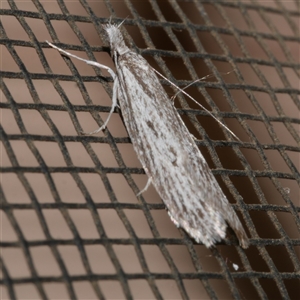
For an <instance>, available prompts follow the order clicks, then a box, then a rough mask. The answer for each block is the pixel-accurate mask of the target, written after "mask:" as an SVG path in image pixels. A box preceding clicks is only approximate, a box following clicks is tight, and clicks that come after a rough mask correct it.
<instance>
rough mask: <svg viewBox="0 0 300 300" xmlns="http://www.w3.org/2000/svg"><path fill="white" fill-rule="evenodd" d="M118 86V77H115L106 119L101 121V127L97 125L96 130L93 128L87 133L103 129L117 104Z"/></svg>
mask: <svg viewBox="0 0 300 300" xmlns="http://www.w3.org/2000/svg"><path fill="white" fill-rule="evenodd" d="M118 88H119V81H118V78H115V81H114V86H113V95H112V105H111V108H110V111H109V114H108V117H107V119H106V121H105V122H104V123H103V125H102V126H101V127H99V128H98V129H96V130H94V131H92V132H89V133H88V134H95V133H98V132H100V131H101V130H103V129H104V128H105V127H106V125H107V124H108V122H109V119H110V117H111V115H112V114H113V112H114V110H115V108H116V107H117V106H118V103H117V91H118Z"/></svg>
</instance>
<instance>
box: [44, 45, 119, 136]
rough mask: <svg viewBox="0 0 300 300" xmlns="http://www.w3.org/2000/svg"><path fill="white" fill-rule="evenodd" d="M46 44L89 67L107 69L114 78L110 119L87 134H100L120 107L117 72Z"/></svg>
mask: <svg viewBox="0 0 300 300" xmlns="http://www.w3.org/2000/svg"><path fill="white" fill-rule="evenodd" d="M46 43H47V44H48V45H49V46H51V47H52V48H54V49H56V50H58V51H59V52H61V53H63V54H65V55H67V56H70V57H73V58H76V59H78V60H81V61H83V62H85V63H86V64H88V65H91V66H95V67H97V68H100V69H105V70H107V72H108V73H109V74H110V75H111V76H112V78H113V80H114V85H113V97H112V106H111V109H110V111H109V115H108V117H107V120H106V121H105V122H104V124H103V125H102V126H101V127H99V128H98V129H96V130H94V131H92V132H89V133H87V134H95V133H98V132H100V131H101V130H103V129H104V128H105V127H106V125H107V123H108V121H109V119H110V117H111V115H112V114H113V112H114V110H115V108H116V107H117V106H118V104H117V90H118V86H119V83H118V80H117V77H116V74H115V72H114V71H113V70H112V69H111V68H109V67H107V66H105V65H102V64H99V63H98V62H96V61H92V60H87V59H83V58H81V57H79V56H77V55H74V54H72V53H70V52H67V51H65V50H63V49H61V48H59V47H57V46H55V45H53V44H51V43H50V42H48V41H46Z"/></svg>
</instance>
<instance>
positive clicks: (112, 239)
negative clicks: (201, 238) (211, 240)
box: [0, 0, 300, 299]
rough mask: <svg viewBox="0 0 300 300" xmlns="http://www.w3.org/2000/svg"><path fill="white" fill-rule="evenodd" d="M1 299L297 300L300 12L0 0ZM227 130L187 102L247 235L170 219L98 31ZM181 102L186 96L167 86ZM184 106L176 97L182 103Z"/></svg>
mask: <svg viewBox="0 0 300 300" xmlns="http://www.w3.org/2000/svg"><path fill="white" fill-rule="evenodd" d="M0 14H1V19H0V36H1V39H0V42H1V76H0V84H1V103H0V105H1V131H0V132H1V194H0V195H1V267H2V278H1V280H0V282H1V295H2V296H1V299H297V298H298V297H297V296H299V293H300V288H299V287H300V285H299V279H300V275H299V274H300V261H299V246H300V238H299V229H300V219H299V211H300V205H299V199H300V198H299V182H300V175H299V152H300V146H299V143H300V137H299V128H300V127H299V124H300V117H299V108H300V101H299V93H300V89H299V74H300V69H299V67H300V64H299V57H300V53H299V44H300V36H299V14H300V13H299V2H298V1H296V0H295V1H288V2H287V1H280V0H273V1H268V2H266V1H255V0H250V1H239V0H235V1H200V0H194V1H192V0H191V1H174V0H169V1H167V0H165V1H156V0H144V1H130V0H124V1H109V0H105V1H85V0H78V1H60V0H56V1H54V0H53V1H42V0H41V1H37V0H31V1H27V2H22V1H13V0H6V1H5V0H1V9H0ZM110 17H111V18H112V22H116V23H119V22H121V21H123V20H124V19H125V21H124V24H123V27H122V32H123V34H124V37H125V40H126V42H127V45H128V46H130V47H131V48H133V49H134V50H135V51H137V52H138V53H140V54H141V55H143V56H144V57H145V58H146V59H147V60H148V61H149V63H150V64H151V65H152V66H153V67H154V68H155V69H157V70H158V71H159V72H161V73H162V74H163V75H164V76H166V77H167V78H168V79H169V80H170V81H172V82H174V83H175V84H176V85H178V86H180V87H185V86H187V85H188V84H190V83H192V82H195V81H196V80H197V79H199V78H202V77H203V76H206V75H210V76H209V77H208V78H204V79H203V80H201V81H197V82H195V83H194V84H193V85H192V86H191V87H189V88H188V89H187V90H186V91H187V92H188V93H189V94H191V95H192V96H193V97H194V98H195V99H196V100H197V101H198V102H199V103H200V104H201V105H203V106H204V107H206V108H207V109H208V110H209V111H211V112H212V113H213V114H214V115H215V116H216V117H217V118H218V119H219V120H220V121H222V122H223V123H224V124H226V126H228V127H229V128H230V129H231V130H232V131H233V132H234V133H235V134H236V135H237V136H238V137H239V139H240V140H236V139H234V138H233V137H232V136H231V135H230V134H229V133H228V131H226V130H225V129H224V128H222V127H220V125H219V124H218V123H217V122H216V121H215V120H214V119H213V118H212V117H211V116H210V115H209V114H208V113H207V112H205V111H204V110H202V109H201V108H200V107H199V106H197V105H196V104H195V103H193V102H192V101H190V100H189V99H187V98H184V97H183V96H182V95H178V97H177V98H176V100H175V105H176V107H178V111H179V113H180V114H181V116H182V118H183V120H184V122H185V123H186V124H187V126H188V128H189V130H190V131H191V133H192V134H193V135H194V136H195V138H196V140H197V144H198V145H199V148H200V149H201V151H202V153H203V155H204V156H205V158H206V160H207V161H208V163H209V165H210V167H211V169H212V171H213V173H214V175H215V176H216V178H217V180H218V182H219V183H220V185H221V187H222V190H223V191H224V193H225V194H226V195H227V197H228V198H229V201H230V202H231V203H232V205H233V207H234V209H235V210H236V212H237V214H238V216H239V218H240V220H241V221H242V222H243V225H244V228H245V229H246V231H247V234H248V236H249V238H250V243H251V246H250V247H249V249H247V250H243V249H242V248H240V247H239V246H238V242H237V240H236V238H235V237H234V235H232V234H231V233H230V232H228V237H227V238H226V239H225V240H224V241H222V242H221V243H219V244H218V245H217V246H216V247H215V248H212V249H206V248H205V246H203V245H201V244H196V243H195V242H194V241H193V240H191V239H190V238H189V237H188V236H187V234H186V233H185V232H184V231H182V230H180V229H177V228H176V227H175V226H174V224H173V223H172V222H171V221H170V218H169V217H168V215H167V212H166V210H165V207H164V205H163V203H162V202H161V199H160V198H159V197H158V195H157V193H156V192H155V190H154V188H153V187H150V188H149V190H147V191H146V192H145V193H144V194H143V195H142V196H140V197H137V196H136V194H137V193H138V192H139V190H141V189H142V188H143V187H144V186H145V184H146V182H147V178H146V175H145V174H144V171H143V169H142V167H141V165H140V163H139V162H138V160H137V157H136V155H135V153H134V151H133V149H132V146H131V143H130V139H129V137H128V136H127V133H126V129H125V127H124V125H123V122H122V118H121V112H120V110H118V109H117V110H116V111H115V113H114V114H113V117H112V119H111V121H110V123H109V124H108V128H107V129H106V130H105V131H104V132H102V133H99V134H97V135H93V136H85V135H80V132H81V131H84V132H90V131H92V130H94V129H96V128H97V127H99V126H101V124H102V123H103V120H105V119H106V118H107V115H108V112H109V110H110V105H111V101H110V98H111V95H112V79H111V78H110V77H109V76H108V74H107V73H106V72H102V71H101V70H99V69H94V68H92V67H90V66H87V65H85V64H84V63H82V62H80V61H75V60H70V59H69V58H67V57H64V56H61V55H60V54H59V53H58V52H57V51H56V50H54V49H50V48H49V46H48V45H47V44H46V42H45V40H49V41H52V42H53V43H55V44H56V45H57V46H59V47H61V48H63V49H65V50H67V51H70V52H72V53H74V54H76V55H79V56H81V57H84V58H89V59H91V60H97V61H99V62H101V63H103V64H106V65H109V66H110V67H112V68H113V63H112V60H111V58H110V57H109V54H108V53H109V48H108V44H107V41H106V40H105V38H104V35H103V29H102V27H101V24H105V23H107V22H109V19H110ZM162 83H163V85H164V86H165V88H166V90H167V92H168V94H169V95H170V98H171V97H172V96H173V95H174V94H175V93H176V92H177V91H176V89H173V88H172V87H171V85H170V83H169V82H167V81H166V80H162ZM170 101H171V100H170Z"/></svg>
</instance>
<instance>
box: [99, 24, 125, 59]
mask: <svg viewBox="0 0 300 300" xmlns="http://www.w3.org/2000/svg"><path fill="white" fill-rule="evenodd" d="M104 30H105V31H106V34H107V36H108V40H109V43H110V49H111V52H112V53H115V52H117V53H118V54H119V55H122V54H124V53H126V52H127V51H129V48H128V47H127V46H126V45H125V42H124V39H123V36H122V33H121V31H120V29H119V26H117V25H113V24H107V25H105V26H104Z"/></svg>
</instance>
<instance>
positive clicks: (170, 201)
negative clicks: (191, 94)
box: [117, 52, 248, 248]
mask: <svg viewBox="0 0 300 300" xmlns="http://www.w3.org/2000/svg"><path fill="white" fill-rule="evenodd" d="M124 56H126V57H124ZM117 74H118V81H119V90H118V99H119V102H120V106H121V110H122V115H123V119H124V122H125V125H126V128H127V131H128V134H129V136H130V138H131V141H132V144H133V147H134V149H135V151H136V153H137V155H138V158H139V160H140V161H141V163H142V165H143V167H144V169H145V172H146V173H147V175H148V176H150V177H151V178H152V183H153V185H154V186H155V188H156V190H157V192H158V193H159V195H160V196H161V198H162V200H163V201H164V203H165V205H166V206H167V208H168V211H169V215H170V216H171V218H172V220H173V221H174V223H175V224H176V225H178V226H181V227H182V228H184V229H185V230H186V231H187V232H188V233H189V234H190V235H191V236H192V237H193V238H195V240H196V241H197V242H200V241H201V242H203V243H204V244H205V245H206V246H207V247H210V246H212V245H214V244H215V242H216V241H220V240H221V239H223V238H224V237H225V235H226V227H227V224H226V222H227V223H228V224H229V225H230V226H231V227H232V229H233V230H234V231H235V233H236V235H237V237H238V238H239V240H240V244H241V245H242V246H243V247H244V248H246V247H247V246H248V238H247V235H246V233H245V231H244V229H243V227H242V225H241V223H240V221H239V219H238V217H237V215H236V214H235V212H234V210H233V209H232V207H231V205H230V204H229V202H228V200H227V198H226V196H225V195H224V193H223V192H222V190H221V188H220V187H219V184H218V183H217V181H216V179H215V177H214V176H213V174H212V172H211V170H210V168H209V166H208V165H207V163H206V161H205V159H204V157H203V156H202V154H201V152H200V150H199V149H198V147H197V145H196V144H195V142H194V140H193V138H192V137H191V135H190V133H189V131H188V129H187V128H186V126H185V125H184V123H183V122H182V120H181V118H180V116H179V115H178V113H177V111H176V109H175V108H174V106H173V105H172V103H171V101H170V100H169V98H168V96H167V94H166V92H165V91H164V89H163V87H162V86H161V84H160V82H159V80H158V78H157V76H156V75H155V73H154V72H153V70H152V69H151V67H150V66H149V65H148V63H147V62H146V61H145V60H144V59H143V58H142V57H141V56H140V55H138V54H136V53H134V52H129V53H127V54H126V55H123V56H121V58H120V60H119V62H118V65H117Z"/></svg>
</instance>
